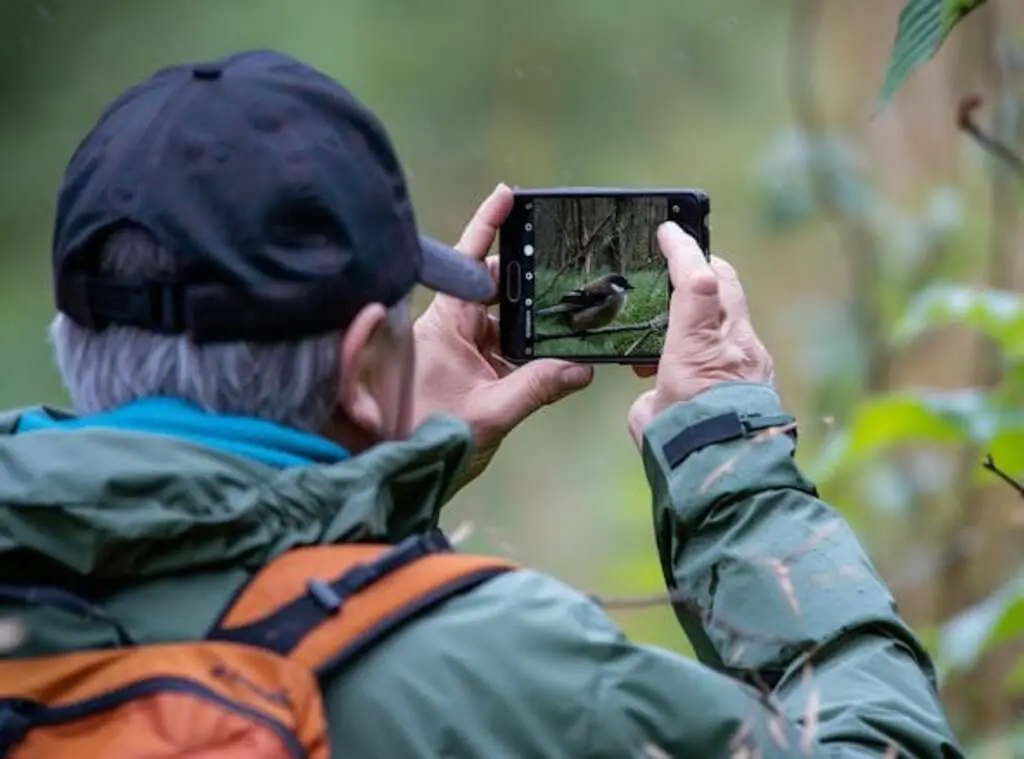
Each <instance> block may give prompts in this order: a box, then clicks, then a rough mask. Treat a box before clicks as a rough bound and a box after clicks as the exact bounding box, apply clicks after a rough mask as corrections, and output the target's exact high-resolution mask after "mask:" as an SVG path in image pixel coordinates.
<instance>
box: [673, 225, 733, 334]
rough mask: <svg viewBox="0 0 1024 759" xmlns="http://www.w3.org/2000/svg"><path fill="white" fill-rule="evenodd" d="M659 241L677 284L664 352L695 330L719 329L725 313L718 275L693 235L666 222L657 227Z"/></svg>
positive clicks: (675, 285)
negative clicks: (709, 264)
mask: <svg viewBox="0 0 1024 759" xmlns="http://www.w3.org/2000/svg"><path fill="white" fill-rule="evenodd" d="M658 244H659V246H660V247H661V250H662V252H663V253H664V255H665V258H666V259H667V260H668V266H669V276H670V277H671V278H672V284H673V286H674V289H673V291H672V300H671V302H670V304H669V318H668V334H667V335H666V340H665V352H666V353H670V352H671V351H672V349H673V347H674V346H679V345H683V344H684V341H685V340H687V338H688V336H690V335H693V334H694V333H696V332H705V333H706V332H710V331H715V330H718V329H719V328H720V327H721V326H722V321H723V319H724V313H723V308H722V301H721V297H720V289H721V288H720V286H719V281H718V277H716V276H715V272H714V270H713V269H712V268H711V267H710V266H708V264H707V261H705V260H704V254H703V253H702V252H701V249H700V248H699V247H698V246H697V243H696V242H694V241H693V238H692V237H690V236H689V235H687V234H686V233H685V232H683V230H681V229H680V228H679V227H678V226H676V225H675V224H673V223H672V222H666V223H665V224H662V225H661V226H660V227H659V228H658Z"/></svg>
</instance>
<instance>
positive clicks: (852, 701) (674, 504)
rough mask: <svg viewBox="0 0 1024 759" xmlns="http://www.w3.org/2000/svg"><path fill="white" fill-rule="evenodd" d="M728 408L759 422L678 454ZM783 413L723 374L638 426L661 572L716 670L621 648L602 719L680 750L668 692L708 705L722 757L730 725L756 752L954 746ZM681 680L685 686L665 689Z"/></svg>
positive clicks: (871, 573) (919, 660)
mask: <svg viewBox="0 0 1024 759" xmlns="http://www.w3.org/2000/svg"><path fill="white" fill-rule="evenodd" d="M733 415H738V416H739V417H740V418H741V419H742V420H744V421H745V422H746V423H747V425H748V426H749V427H750V428H755V429H756V428H758V427H760V428H761V431H760V432H749V433H748V434H746V435H745V436H744V437H741V438H737V439H733V440H730V441H728V442H722V443H717V444H711V445H707V446H705V447H695V448H696V449H695V450H694V452H693V453H691V454H690V455H689V456H686V457H685V458H683V460H682V461H681V462H678V461H676V460H677V459H679V458H680V456H679V455H678V453H679V451H680V450H681V449H685V448H686V447H687V446H686V445H685V442H686V441H687V439H691V440H692V439H695V438H698V437H700V435H699V431H700V430H701V429H702V428H703V429H705V430H706V429H707V428H708V426H709V425H710V426H714V424H715V423H713V422H708V423H706V424H704V425H700V426H697V425H698V424H699V423H700V422H706V420H710V419H715V418H726V420H728V419H733V420H735V418H736V417H735V416H733ZM787 419H788V421H789V422H792V418H791V417H786V416H785V415H784V414H783V412H782V409H781V407H780V403H779V399H778V396H777V395H776V393H775V391H774V390H773V389H771V388H770V387H768V386H765V385H751V384H742V383H729V384H724V385H721V386H718V387H716V388H713V389H712V390H709V391H707V392H705V393H703V394H701V395H700V396H698V397H697V398H695V399H693V400H692V401H689V402H686V403H682V404H679V405H677V406H675V407H673V408H671V409H669V410H667V411H666V412H664V413H663V414H661V415H659V417H658V418H657V419H656V420H655V421H654V422H653V423H652V424H651V425H650V427H649V428H648V430H647V431H646V434H645V440H644V466H645V468H646V472H647V476H648V479H649V482H650V485H651V488H652V492H653V495H654V522H655V531H656V540H657V544H658V549H659V554H660V560H661V564H662V568H663V571H664V575H665V579H666V582H667V584H668V586H669V589H670V590H671V591H672V592H673V594H674V595H675V596H676V597H677V598H678V599H679V600H678V602H677V603H676V605H675V608H676V613H677V615H678V617H679V619H680V621H681V623H682V625H683V627H684V629H685V630H686V632H687V634H688V636H689V638H690V640H691V642H692V643H693V646H694V649H695V651H696V653H697V655H698V658H699V659H700V660H701V662H703V663H704V664H705V665H707V666H708V667H710V668H711V669H712V670H716V671H717V675H716V674H715V673H712V672H706V675H702V676H698V675H696V673H690V674H689V675H688V676H687V677H686V678H682V677H681V675H682V673H681V672H680V674H679V676H677V675H676V674H675V672H676V671H677V670H679V666H678V665H676V666H669V662H668V660H667V659H665V661H664V662H663V663H659V661H660V660H661V659H664V658H665V657H667V654H665V653H661V652H658V651H656V650H654V649H649V648H643V647H631V648H628V650H627V648H623V649H622V650H621V651H620V652H619V653H617V654H616V655H614V656H612V657H611V658H610V659H609V661H608V664H609V666H608V667H606V670H605V671H606V673H607V674H606V678H605V682H604V685H603V687H602V689H601V693H602V695H601V700H602V707H601V711H602V714H605V715H608V716H607V719H608V724H609V728H611V727H612V725H613V724H617V728H616V729H619V730H621V729H626V730H637V731H639V732H642V733H643V734H644V735H647V736H649V737H650V739H651V741H652V743H654V744H655V745H656V746H658V748H657V749H652V753H651V754H650V755H652V756H660V755H661V754H657V753H656V751H657V750H662V751H663V752H664V754H665V755H668V756H677V755H679V752H680V751H683V750H685V751H687V752H689V751H692V750H693V749H694V748H695V744H694V743H692V742H691V740H692V738H693V736H689V737H687V736H683V735H681V734H679V729H678V723H679V722H680V720H679V718H678V717H673V715H672V708H673V707H672V705H673V703H674V704H683V703H690V704H691V705H693V706H697V705H700V707H701V708H702V709H704V710H706V714H707V716H708V717H709V718H711V717H712V716H713V715H715V714H720V719H718V720H717V721H718V727H719V728H720V729H721V730H723V731H725V732H727V733H729V734H731V735H732V736H733V737H732V738H730V740H731V741H732V743H730V744H729V746H730V747H729V752H730V753H731V754H732V755H734V756H737V755H742V746H739V747H738V744H736V743H735V742H736V741H737V740H740V741H741V742H742V740H746V741H748V744H746V745H747V746H748V748H749V750H751V751H752V752H753V751H755V749H756V751H758V752H759V753H760V755H761V756H766V757H767V756H775V755H780V756H788V755H793V756H800V755H803V756H807V755H822V756H840V757H860V756H865V757H867V756H874V757H881V756H893V757H895V756H909V757H936V758H938V757H955V756H961V753H960V750H959V749H958V748H957V746H956V740H955V738H954V737H953V735H952V733H951V731H950V728H949V725H948V724H947V721H946V717H945V715H944V712H943V709H942V706H941V704H940V702H939V699H938V695H937V689H936V686H935V678H934V672H933V668H932V663H931V661H930V659H929V657H928V655H927V653H926V652H925V651H924V649H923V648H922V646H921V644H920V643H919V642H918V640H917V639H916V638H915V636H914V634H913V633H912V632H911V630H910V629H909V628H908V627H907V625H906V624H905V623H904V621H903V620H902V619H901V618H900V616H899V614H898V612H897V609H896V604H895V602H894V600H893V597H892V595H891V593H890V592H889V589H888V588H887V587H886V585H885V583H884V582H883V581H882V580H881V578H880V577H879V575H878V574H877V572H876V571H875V569H874V567H873V566H872V564H871V562H870V561H869V559H868V558H867V556H866V555H865V552H864V550H863V548H862V547H861V545H860V543H859V542H858V540H857V538H856V537H855V536H854V534H853V533H852V531H851V529H850V527H849V526H848V525H847V523H846V522H845V521H844V520H843V519H842V517H841V516H840V515H839V514H838V513H837V512H836V511H835V510H833V509H832V508H831V507H829V506H828V505H827V504H825V503H823V502H822V501H820V500H819V499H818V498H817V493H816V491H815V488H814V486H813V485H812V484H811V483H810V482H808V481H807V480H806V479H805V478H804V477H803V475H802V474H801V473H800V471H799V470H798V468H797V466H796V464H795V462H794V460H793V454H794V450H795V440H794V436H792V435H790V434H785V432H784V431H785V430H786V429H787V426H788V427H792V425H787V424H786V422H787ZM759 422H762V423H761V424H759ZM780 425H781V426H780ZM713 438H714V435H711V436H708V437H707V438H706V440H707V439H713ZM695 666H696V665H695ZM705 671H706V670H705ZM670 673H671V674H670ZM713 675H714V676H713ZM677 677H678V679H677ZM719 677H720V678H721V680H719V679H718V678H719ZM684 679H685V680H686V681H688V682H689V684H690V686H691V687H690V688H689V689H688V692H686V693H678V694H676V695H673V694H672V693H671V688H673V687H680V688H681V687H682V682H683V680H684ZM695 679H697V680H702V681H703V684H702V686H701V690H700V692H699V694H698V693H697V692H695V691H694V690H693V686H696V685H697V682H696V681H695ZM737 680H739V681H741V682H742V683H744V684H745V686H741V685H739V684H738V683H736V681H737ZM722 681H728V685H726V684H725V683H724V682H722ZM746 686H750V687H746ZM730 687H731V690H730ZM758 690H760V691H761V692H763V693H767V695H765V696H764V697H762V698H760V699H758V698H756V697H755V695H753V694H756V693H757V691H758ZM729 693H731V694H732V695H731V696H730V695H729ZM738 710H741V711H745V713H746V715H747V716H746V717H743V716H742V714H741V711H738ZM777 715H778V716H777ZM623 721H625V722H626V723H628V724H623ZM712 721H713V722H714V721H715V720H712ZM737 723H738V725H737ZM709 729H711V728H709ZM744 731H745V733H746V735H745V736H744V735H742V733H743V732H744ZM737 733H740V735H739V737H737ZM750 742H752V743H750ZM734 744H735V745H734ZM795 744H799V745H795ZM704 747H706V748H708V749H712V748H713V747H714V748H715V749H716V750H724V749H725V748H726V744H724V743H714V742H712V743H710V744H709V743H705V744H704ZM737 751H740V752H741V753H736V752H737ZM887 752H888V753H887ZM726 755H729V754H726ZM748 755H750V756H753V755H756V754H754V753H751V754H748Z"/></svg>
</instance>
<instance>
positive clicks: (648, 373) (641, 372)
mask: <svg viewBox="0 0 1024 759" xmlns="http://www.w3.org/2000/svg"><path fill="white" fill-rule="evenodd" d="M657 373H658V367H657V365H655V366H639V365H634V366H633V374H635V375H636V376H637V377H639V378H640V379H647V378H648V377H653V376H654V375H655V374H657Z"/></svg>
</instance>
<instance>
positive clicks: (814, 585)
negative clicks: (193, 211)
mask: <svg viewBox="0 0 1024 759" xmlns="http://www.w3.org/2000/svg"><path fill="white" fill-rule="evenodd" d="M729 411H734V412H738V413H739V414H741V415H742V416H743V417H745V418H747V419H752V420H755V421H756V418H757V417H759V416H760V417H762V418H769V417H778V416H779V415H780V414H781V413H782V410H781V408H780V406H779V400H778V397H777V396H776V394H775V392H774V391H773V390H771V389H769V388H768V387H765V386H760V385H745V384H729V385H722V386H719V387H716V388H714V389H712V390H710V391H708V392H705V393H703V394H702V395H700V396H699V397H697V398H696V399H694V400H692V401H690V402H687V403H683V404H680V405H677V406H676V407H674V408H672V409H670V410H668V411H667V412H665V413H663V414H661V415H660V416H659V417H658V418H657V419H656V420H655V422H654V423H653V424H652V425H651V426H650V428H649V429H648V430H647V433H646V439H645V445H644V454H643V463H644V467H645V469H646V472H647V477H648V479H649V481H650V486H651V492H652V494H653V503H654V525H655V530H656V535H657V544H658V550H659V554H660V562H661V566H662V567H663V569H664V575H665V579H666V581H667V583H668V585H669V586H670V588H672V589H674V590H675V591H677V592H678V593H679V594H680V595H681V596H683V597H685V599H687V603H685V604H680V605H679V612H678V614H679V619H680V622H681V623H682V626H683V628H684V629H685V631H686V634H687V635H688V636H689V638H690V640H691V641H692V643H693V645H694V648H695V650H696V653H697V655H698V657H699V659H700V661H699V662H697V661H693V660H691V659H688V658H684V657H681V656H678V655H676V654H674V653H670V652H668V651H665V650H661V649H658V648H654V647H649V646H643V645H638V644H636V643H633V642H631V641H630V640H628V639H627V638H626V637H625V636H624V635H623V633H622V632H621V631H620V630H619V628H618V627H617V626H616V624H615V623H614V622H613V621H612V620H611V619H610V618H609V617H608V616H606V614H605V613H604V611H602V609H601V608H599V607H598V606H597V605H595V603H594V602H592V601H591V600H590V599H588V598H587V597H586V596H585V595H583V594H581V593H579V592H577V591H575V590H573V589H572V588H569V587H567V586H566V585H564V584H563V583H561V582H559V581H558V580H556V579H554V578H552V577H550V576H547V575H545V574H542V573H540V572H535V571H531V570H522V571H518V572H513V573H509V574H507V575H502V576H499V577H498V578H496V579H493V580H491V581H489V582H487V583H485V584H484V585H482V586H479V587H478V588H476V589H474V590H472V591H470V592H469V593H467V594H465V595H462V596H459V597H456V598H454V599H452V600H450V601H448V602H446V603H445V604H443V605H441V606H440V607H438V608H437V609H436V610H434V611H433V612H431V613H430V614H429V615H427V616H425V617H423V618H421V619H418V620H416V621H414V622H412V623H410V624H409V625H408V626H406V627H404V628H402V629H401V630H400V631H398V632H397V633H396V634H394V635H393V636H391V637H389V638H387V639H385V640H384V641H382V642H381V643H380V644H379V645H378V646H377V647H375V648H374V649H373V650H372V651H370V652H369V653H368V654H366V655H365V656H364V657H363V658H361V659H359V660H358V661H357V662H356V663H355V664H354V665H352V666H351V667H350V668H348V669H346V670H345V671H343V672H341V673H339V674H338V676H337V677H336V678H335V679H333V681H330V682H328V683H327V684H326V686H325V700H326V708H327V710H328V721H329V724H330V729H331V736H332V744H333V748H334V753H335V754H336V755H337V756H346V757H383V758H386V759H402V758H404V757H410V758H415V757H424V758H426V757H431V758H436V757H449V758H453V757H474V758H479V757H485V758H487V759H501V758H502V757H577V758H579V759H586V758H587V757H615V758H616V759H619V758H621V757H665V756H670V757H742V756H748V757H752V756H762V757H775V756H800V757H802V756H830V757H882V756H893V757H895V756H907V757H935V758H936V759H938V758H939V757H956V756H961V753H960V750H959V749H958V748H957V745H956V740H955V738H954V736H953V735H952V734H951V732H950V728H949V725H948V724H947V721H946V718H945V716H944V713H943V708H942V706H941V704H940V702H939V699H938V697H937V694H936V687H935V683H934V679H933V678H934V676H933V671H932V665H931V663H930V661H929V659H928V656H927V655H926V653H925V652H924V650H923V649H922V647H921V645H920V644H919V642H918V641H917V640H916V638H915V637H914V635H913V633H912V632H911V631H910V630H909V629H908V628H907V626H906V624H905V623H904V622H903V621H902V620H901V619H900V617H899V615H898V613H897V611H896V607H895V604H894V602H893V598H892V595H891V594H890V592H889V590H888V589H887V588H886V586H885V584H884V583H883V582H882V580H881V579H880V578H879V576H878V574H877V573H876V572H875V570H874V568H873V567H872V565H871V563H870V561H869V560H868V558H867V557H866V555H865V553H864V550H863V549H862V547H861V546H860V544H859V543H858V541H857V538H856V537H855V536H854V535H853V533H852V532H851V531H850V528H849V527H848V525H847V524H846V523H845V522H844V521H843V520H842V518H841V517H840V516H839V515H838V514H837V513H836V512H835V511H834V510H833V509H831V508H830V507H829V506H828V505H826V504H825V503H822V502H821V501H820V500H818V499H817V497H816V493H815V490H814V487H813V485H812V484H811V483H810V482H808V481H807V480H806V479H805V478H804V477H803V476H802V475H801V473H800V472H799V470H798V469H797V467H796V465H795V464H794V461H793V458H792V454H793V452H794V441H793V439H792V438H791V437H790V436H789V435H785V434H779V435H774V436H762V437H763V438H764V439H758V440H754V439H752V438H749V437H748V439H745V440H744V439H739V440H735V441H733V442H726V443H720V444H715V445H711V446H709V447H705V448H703V449H702V450H699V451H698V452H696V453H694V454H692V455H690V456H689V457H688V458H686V459H685V460H684V461H683V463H682V464H681V465H679V466H677V467H675V468H672V467H671V466H669V464H668V461H667V460H666V458H665V454H664V452H663V446H664V445H665V443H667V442H668V441H670V440H671V439H673V438H676V437H677V436H678V435H679V433H680V432H681V431H683V430H686V429H689V428H692V427H693V425H694V424H695V423H697V422H699V421H701V420H703V419H707V418H709V417H713V416H717V415H720V414H722V413H725V412H729ZM18 418H19V415H18V413H17V412H13V413H11V414H8V415H6V416H2V415H0V582H4V583H11V582H18V583H31V582H40V581H43V580H46V581H52V579H53V577H55V576H62V577H65V578H66V580H67V582H68V583H70V584H72V585H74V584H78V585H81V586H85V587H89V588H92V589H94V591H95V589H102V596H101V605H102V607H103V609H104V610H105V611H106V612H107V614H108V615H111V616H113V617H114V618H115V619H116V620H118V621H119V622H120V623H121V625H123V627H124V628H126V629H127V631H128V632H129V633H130V634H131V636H132V637H133V638H134V639H135V640H137V641H141V642H157V641H179V640H188V639H195V638H199V637H201V636H202V635H203V634H204V633H205V632H206V630H207V629H208V628H209V626H210V625H211V624H212V623H213V621H214V619H215V617H216V615H217V614H218V613H219V612H220V611H221V609H222V608H223V606H224V605H225V603H226V601H227V600H228V599H229V597H230V596H231V595H232V594H233V593H234V592H235V591H236V590H237V589H238V588H239V587H240V585H241V584H242V583H244V582H245V581H246V579H247V578H248V577H249V576H250V575H251V573H252V572H253V571H254V570H256V569H257V568H258V567H260V566H261V565H262V564H264V563H266V562H267V561H268V560H270V559H271V558H272V557H274V556H276V555H278V554H280V553H281V552H283V551H287V550H288V549H289V548H292V547H295V546H301V545H309V544H317V543H332V542H338V541H342V540H346V539H348V540H353V539H358V540H366V539H369V538H374V539H381V540H388V541H397V540H399V539H401V538H404V537H406V536H409V535H411V534H414V533H418V532H422V531H425V530H428V529H430V528H432V527H434V526H436V525H437V522H438V515H439V512H440V510H441V507H442V505H443V504H444V502H445V500H446V499H447V498H449V497H450V495H451V493H450V491H451V489H452V483H453V482H454V481H455V479H456V478H457V477H458V475H459V473H460V471H461V469H462V467H463V466H464V465H465V463H466V461H467V457H468V454H469V452H470V446H471V438H470V435H469V432H468V430H467V428H466V427H465V426H464V425H463V424H462V423H461V422H458V421H456V420H454V419H450V418H444V417H437V418H434V419H431V420H429V421H428V422H427V423H425V424H424V425H423V426H422V427H421V428H420V429H419V430H418V431H417V432H416V434H415V435H414V436H413V437H412V439H410V440H408V441H406V442H401V443H389V444H386V445H380V446H378V447H376V448H374V449H372V450H370V451H368V452H366V453H363V454H361V455H359V456H356V457H354V458H351V459H349V460H347V461H343V462H341V463H338V464H333V465H329V466H313V467H305V468H286V469H279V468H278V469H275V468H272V467H270V466H267V465H265V464H261V463H257V462H256V461H254V460H251V459H246V458H241V457H239V456H235V455H231V454H229V453H226V452H222V451H217V450H214V449H212V448H205V447H203V446H201V445H199V444H197V443H195V442H187V441H185V440H177V439H173V438H168V437H163V436H158V435H151V434H143V433H138V432H131V431H116V430H104V429H87V430H81V431H75V432H71V433H69V432H66V431H55V432H50V431H41V432H35V433H33V434H30V435H12V434H11V433H12V432H13V430H14V429H15V426H16V424H17V420H18ZM754 426H757V425H756V424H755V425H754ZM652 560H653V557H652ZM5 611H11V609H10V608H3V607H0V614H2V613H3V612H5ZM17 611H18V613H25V612H26V610H25V609H24V608H19V609H18V610H17ZM27 622H28V628H29V630H30V631H31V637H30V639H29V641H28V643H27V645H26V647H25V648H23V649H22V650H21V651H20V652H19V654H18V655H41V654H45V653H49V652H63V651H70V650H77V649H84V648H95V647H103V646H109V645H111V644H112V643H113V638H112V632H111V627H110V625H109V624H108V623H106V622H102V621H91V620H87V619H82V618H79V617H76V616H72V615H70V614H68V613H66V612H63V611H61V610H59V609H54V608H49V607H33V608H31V609H29V610H28V611H27ZM765 689H768V690H769V691H770V693H768V694H767V695H763V691H764V690H765ZM745 752H746V753H745ZM887 752H888V753H887Z"/></svg>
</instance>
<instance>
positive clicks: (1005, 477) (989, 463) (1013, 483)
mask: <svg viewBox="0 0 1024 759" xmlns="http://www.w3.org/2000/svg"><path fill="white" fill-rule="evenodd" d="M981 466H982V467H983V468H984V469H987V470H988V471H990V472H992V474H994V475H995V476H996V477H998V478H999V479H1001V480H1002V481H1003V482H1005V483H1006V484H1007V485H1009V486H1010V487H1011V488H1013V489H1014V490H1015V491H1016V492H1017V495H1019V496H1020V497H1021V498H1024V484H1021V483H1020V482H1019V481H1018V480H1017V479H1016V478H1015V477H1012V476H1010V475H1009V474H1007V473H1006V472H1004V471H1003V470H1002V469H1000V468H999V466H998V465H997V464H996V460H995V459H994V458H992V454H991V453H990V454H988V455H987V456H985V461H984V462H983V463H982V465H981Z"/></svg>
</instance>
